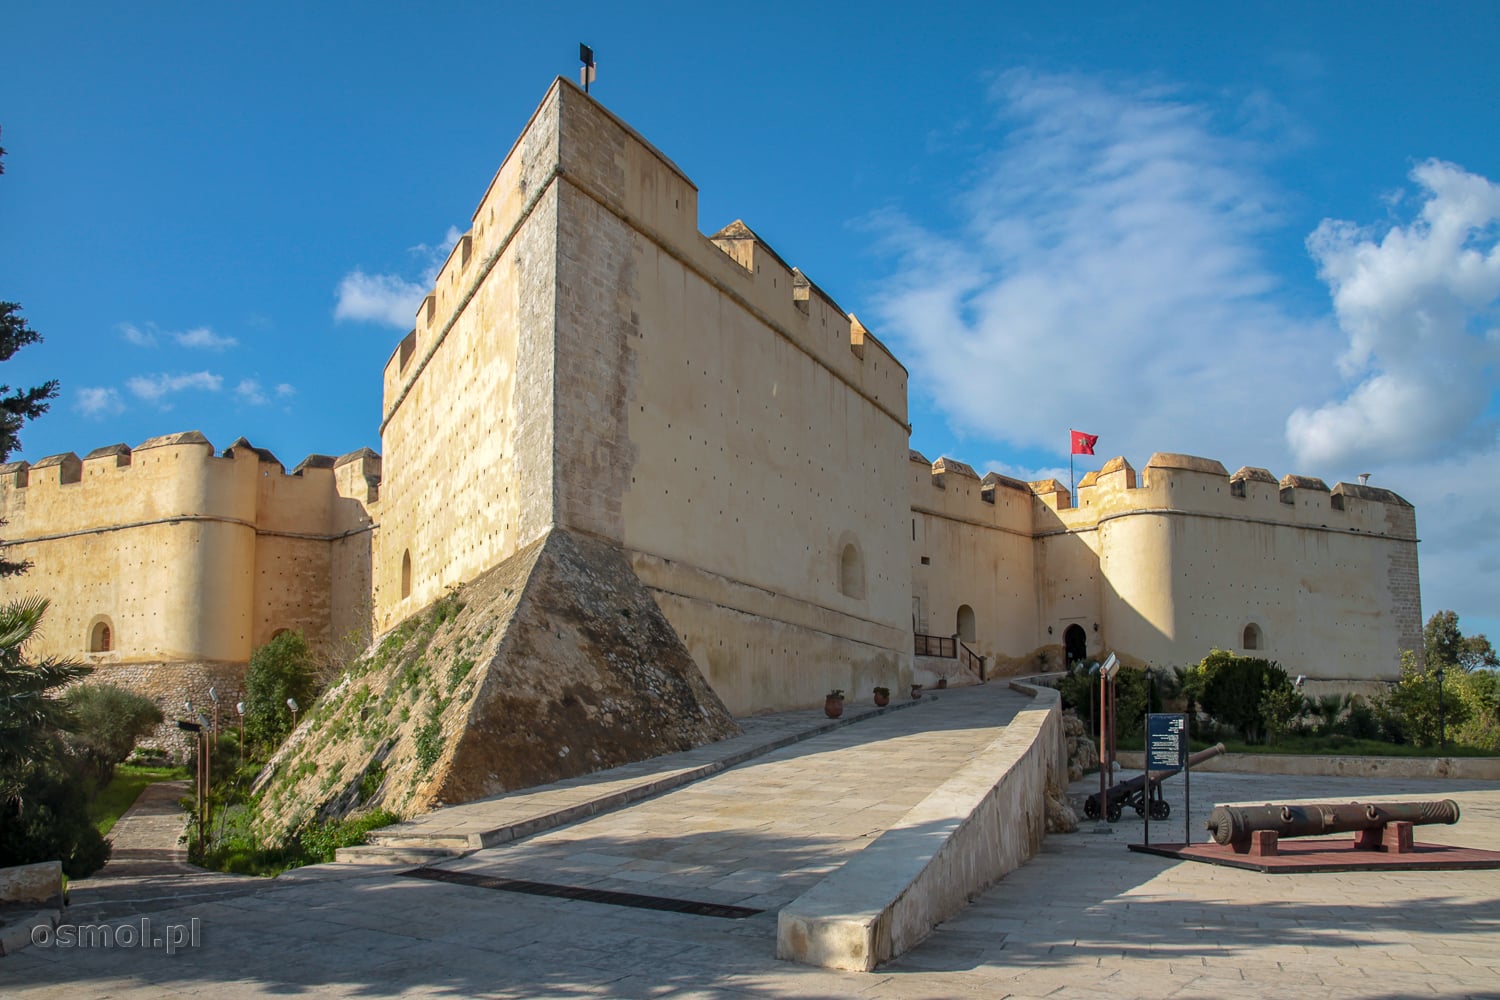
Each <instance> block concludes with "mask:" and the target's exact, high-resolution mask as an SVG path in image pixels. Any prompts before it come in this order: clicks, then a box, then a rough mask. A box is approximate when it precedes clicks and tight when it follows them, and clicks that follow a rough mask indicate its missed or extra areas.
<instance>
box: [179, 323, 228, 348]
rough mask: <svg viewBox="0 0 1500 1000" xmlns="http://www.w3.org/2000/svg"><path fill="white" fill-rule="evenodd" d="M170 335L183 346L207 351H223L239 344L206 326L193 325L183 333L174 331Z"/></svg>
mask: <svg viewBox="0 0 1500 1000" xmlns="http://www.w3.org/2000/svg"><path fill="white" fill-rule="evenodd" d="M172 337H173V339H175V340H176V341H177V343H179V344H180V345H182V346H183V347H192V348H199V349H202V350H207V351H223V350H227V349H228V348H231V347H235V346H237V345H238V344H239V341H238V340H235V339H234V338H233V337H221V336H220V335H219V334H217V333H214V332H213V331H212V330H210V329H209V328H208V327H206V326H200V327H195V328H194V329H192V330H188V331H186V332H184V333H174V334H172Z"/></svg>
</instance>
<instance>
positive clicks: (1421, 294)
mask: <svg viewBox="0 0 1500 1000" xmlns="http://www.w3.org/2000/svg"><path fill="white" fill-rule="evenodd" d="M1411 179H1412V180H1413V181H1414V182H1415V183H1416V184H1417V186H1418V188H1419V192H1418V199H1419V203H1420V210H1419V211H1418V213H1417V216H1416V218H1414V219H1413V220H1411V222H1410V223H1408V224H1406V225H1399V224H1397V225H1389V226H1386V227H1383V228H1382V229H1379V230H1377V229H1371V228H1362V227H1359V226H1356V225H1354V224H1353V223H1349V222H1340V221H1335V220H1331V219H1329V220H1324V222H1323V224H1322V225H1320V226H1319V227H1318V228H1317V230H1316V231H1315V232H1314V233H1313V234H1312V235H1311V236H1310V237H1308V240H1307V247H1308V251H1309V252H1310V253H1311V254H1312V255H1313V257H1314V258H1315V259H1316V260H1317V262H1318V267H1319V275H1320V276H1321V277H1322V278H1323V280H1324V281H1326V282H1327V283H1328V286H1329V289H1330V291H1331V292H1332V294H1333V305H1334V310H1335V313H1336V314H1337V316H1338V322H1339V327H1340V328H1341V329H1342V330H1343V332H1344V333H1345V334H1346V335H1347V337H1348V350H1347V351H1346V352H1345V353H1344V355H1343V356H1342V357H1341V358H1340V359H1339V368H1340V371H1341V372H1342V374H1343V375H1344V376H1345V377H1346V378H1349V379H1352V380H1355V384H1354V386H1353V388H1352V389H1350V390H1349V391H1348V392H1347V394H1345V395H1344V396H1343V398H1341V399H1336V400H1333V401H1330V402H1328V403H1325V404H1323V405H1322V406H1319V407H1317V408H1316V409H1309V408H1299V409H1297V410H1296V411H1294V412H1293V413H1292V414H1291V416H1290V417H1288V419H1287V438H1288V440H1289V441H1290V442H1291V445H1292V447H1293V449H1294V450H1295V451H1296V453H1297V455H1298V456H1299V458H1300V459H1302V460H1303V461H1305V462H1310V463H1318V464H1334V463H1343V464H1346V465H1347V464H1351V463H1352V464H1356V465H1357V464H1362V463H1370V462H1374V461H1378V460H1397V461H1399V460H1409V459H1424V458H1438V457H1441V456H1442V455H1443V454H1445V453H1447V452H1449V451H1450V450H1452V449H1454V448H1475V447H1478V448H1483V449H1489V448H1493V447H1494V445H1495V441H1496V437H1495V426H1494V423H1493V421H1492V420H1490V419H1488V418H1487V417H1486V415H1485V414H1486V410H1487V409H1488V408H1489V407H1490V404H1491V402H1492V400H1493V399H1494V397H1495V390H1496V388H1497V387H1500V372H1497V371H1496V368H1497V363H1500V315H1497V306H1500V186H1497V185H1495V184H1493V183H1491V182H1490V181H1488V180H1486V179H1485V178H1483V177H1479V176H1476V175H1474V174H1471V173H1467V172H1466V171H1464V170H1463V169H1461V168H1459V167H1457V166H1455V165H1453V164H1451V163H1443V162H1441V161H1438V160H1428V161H1426V162H1425V163H1422V164H1420V165H1419V166H1417V167H1416V168H1415V169H1414V170H1413V171H1412V172H1411ZM1405 200H1406V199H1404V198H1402V199H1399V200H1397V202H1396V205H1395V207H1396V208H1398V209H1399V208H1400V207H1401V205H1402V204H1404V203H1405Z"/></svg>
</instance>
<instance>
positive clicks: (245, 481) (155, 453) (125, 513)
mask: <svg viewBox="0 0 1500 1000" xmlns="http://www.w3.org/2000/svg"><path fill="white" fill-rule="evenodd" d="M379 477H380V456H378V455H376V454H375V453H374V452H371V451H369V449H362V450H361V451H359V452H352V453H350V454H349V455H346V456H343V457H341V458H337V459H335V458H332V457H330V456H326V455H310V456H308V458H307V459H305V460H304V461H303V462H302V463H300V464H299V465H298V466H297V467H296V468H295V469H294V470H292V471H291V472H290V473H289V472H287V471H286V468H285V466H284V465H283V464H282V462H281V461H280V460H279V459H278V458H277V457H276V456H275V455H274V454H272V453H271V452H270V451H269V450H267V449H265V448H257V447H255V446H254V445H252V444H251V443H250V442H249V441H248V440H246V439H245V438H243V437H241V438H239V439H238V440H236V441H235V442H234V443H233V444H231V445H230V446H228V447H227V448H225V449H224V450H223V452H222V453H218V454H216V453H215V449H214V446H213V444H212V443H211V442H210V441H209V440H208V439H207V438H206V437H204V436H203V435H202V434H201V433H200V432H198V431H185V432H181V433H177V434H166V435H161V436H158V437H153V438H148V439H147V440H145V441H142V442H141V443H140V444H138V445H136V446H135V447H134V448H132V447H130V446H129V445H126V444H123V443H120V444H112V445H106V446H104V447H101V448H95V449H94V450H93V451H90V452H89V453H88V454H86V455H85V456H84V457H83V458H81V459H80V458H79V457H78V455H77V454H76V453H74V452H63V453H61V454H57V455H48V456H46V457H45V458H41V459H38V460H37V461H36V462H34V463H28V462H25V461H20V462H10V463H7V464H6V465H4V466H0V517H4V519H5V520H7V521H8V522H9V524H8V526H7V530H6V538H7V540H8V541H10V542H13V543H18V544H19V543H24V542H25V541H26V540H27V539H29V538H39V537H50V536H56V535H65V534H67V533H70V532H76V531H86V530H99V529H102V528H105V527H110V526H117V525H121V524H134V523H143V522H153V521H158V520H160V519H162V518H174V517H199V518H228V519H232V520H239V521H245V522H247V523H250V524H257V525H260V524H264V523H272V522H282V521H286V520H288V519H290V521H291V522H293V523H295V524H296V527H295V528H293V529H289V530H304V531H310V532H317V533H327V532H331V531H336V530H344V528H343V527H340V525H339V524H337V523H335V522H339V521H347V520H348V518H344V517H338V516H335V515H334V513H333V507H334V501H336V500H338V499H340V498H343V499H347V500H354V501H357V502H358V503H359V504H360V505H361V507H364V506H367V505H369V504H370V503H373V502H374V501H375V500H376V499H377V498H378V493H379ZM272 493H274V494H275V501H274V503H272V502H270V501H269V500H268V497H269V496H270V495H271V494H272ZM287 512H290V513H287ZM345 527H346V526H345Z"/></svg>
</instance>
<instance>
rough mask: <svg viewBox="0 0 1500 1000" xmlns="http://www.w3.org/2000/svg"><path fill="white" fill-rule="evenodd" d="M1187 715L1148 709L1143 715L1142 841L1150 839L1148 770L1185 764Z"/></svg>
mask: <svg viewBox="0 0 1500 1000" xmlns="http://www.w3.org/2000/svg"><path fill="white" fill-rule="evenodd" d="M1187 750H1188V747H1187V716H1186V715H1182V714H1180V713H1164V712H1149V713H1147V715H1146V797H1145V799H1144V800H1143V801H1144V802H1145V805H1146V813H1145V815H1146V843H1148V844H1149V843H1151V802H1152V798H1151V772H1152V770H1160V771H1175V770H1178V769H1181V768H1186V767H1187V765H1188V755H1187Z"/></svg>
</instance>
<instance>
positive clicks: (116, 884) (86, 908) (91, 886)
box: [66, 781, 265, 921]
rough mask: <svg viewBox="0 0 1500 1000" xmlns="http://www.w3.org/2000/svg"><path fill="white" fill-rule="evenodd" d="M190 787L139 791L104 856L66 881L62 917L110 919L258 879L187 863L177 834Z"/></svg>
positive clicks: (161, 785) (169, 784) (183, 825)
mask: <svg viewBox="0 0 1500 1000" xmlns="http://www.w3.org/2000/svg"><path fill="white" fill-rule="evenodd" d="M190 791H191V787H190V783H189V782H187V781H156V782H152V783H151V784H149V785H147V786H146V787H145V788H144V789H143V790H142V791H141V794H140V795H139V796H138V797H137V798H136V800H135V802H134V803H133V804H132V805H131V807H130V808H129V809H127V810H125V814H124V815H123V816H121V817H120V818H119V820H117V821H116V822H115V825H114V827H113V828H112V829H111V830H110V831H109V838H108V839H109V842H110V852H109V861H108V862H107V863H106V864H105V865H104V867H103V868H101V869H99V870H98V871H97V872H95V873H94V874H93V875H90V876H89V877H88V878H85V879H76V880H74V881H72V882H69V883H68V899H69V907H68V914H67V917H66V919H69V920H73V921H98V920H113V919H116V918H119V917H125V916H130V915H133V914H140V913H151V912H153V911H156V910H160V909H162V908H163V907H165V906H171V905H175V904H178V903H182V902H188V901H192V900H208V899H218V898H222V897H223V896H225V895H233V894H237V893H240V892H244V891H246V889H248V888H252V887H255V886H258V885H262V884H264V881H265V880H263V879H255V878H249V877H247V876H243V875H224V874H221V873H219V872H211V871H208V870H206V869H203V868H199V867H197V866H196V865H190V864H188V861H187V848H186V846H185V845H184V844H183V843H182V835H183V833H184V831H186V830H187V829H188V822H189V819H190V817H189V816H188V814H187V813H185V812H183V810H182V806H181V804H180V803H181V800H182V797H183V796H184V795H187V794H189V793H190Z"/></svg>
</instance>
